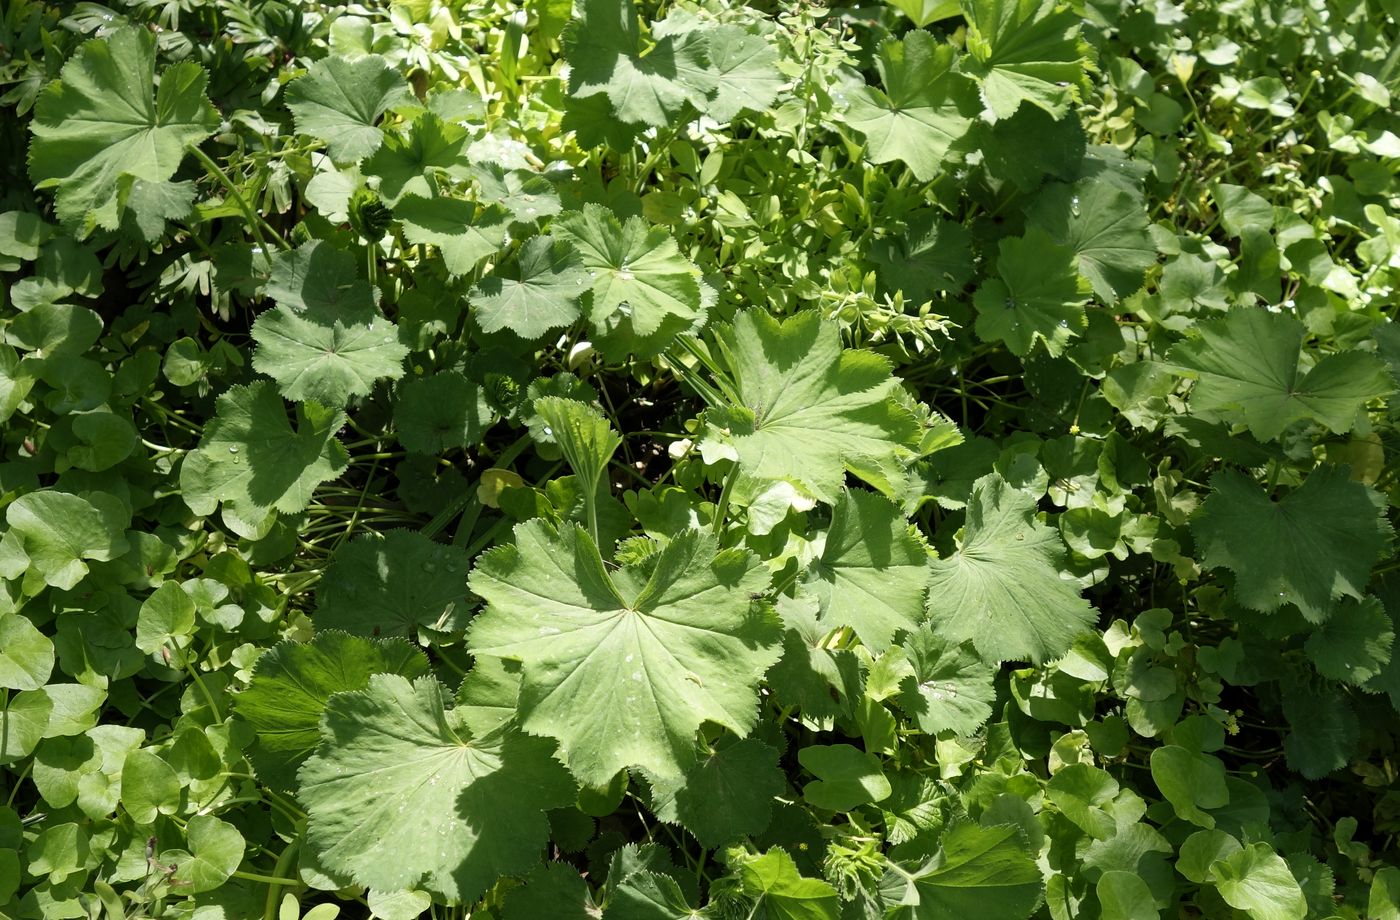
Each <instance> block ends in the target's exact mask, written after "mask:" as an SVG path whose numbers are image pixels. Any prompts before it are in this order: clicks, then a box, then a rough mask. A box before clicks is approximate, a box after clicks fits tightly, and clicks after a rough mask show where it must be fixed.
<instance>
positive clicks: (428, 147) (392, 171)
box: [364, 113, 472, 205]
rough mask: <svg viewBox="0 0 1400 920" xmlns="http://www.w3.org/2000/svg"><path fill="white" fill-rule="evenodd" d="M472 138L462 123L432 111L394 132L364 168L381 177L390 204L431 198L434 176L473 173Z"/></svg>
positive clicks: (456, 176) (461, 177) (462, 178)
mask: <svg viewBox="0 0 1400 920" xmlns="http://www.w3.org/2000/svg"><path fill="white" fill-rule="evenodd" d="M469 140H470V137H469V136H468V135H467V132H466V130H465V129H464V128H462V127H461V126H460V125H455V124H452V123H450V122H445V121H443V120H442V119H441V118H439V117H438V116H436V115H433V114H431V113H429V114H425V115H423V116H421V117H419V118H418V119H417V120H416V121H414V122H413V124H411V125H409V126H408V128H407V129H406V130H405V131H404V132H403V133H399V132H394V131H391V132H389V133H388V134H386V135H385V137H384V144H383V146H381V147H380V148H379V149H378V150H376V151H375V153H374V156H372V157H370V158H369V159H368V160H366V161H365V163H364V171H365V173H366V174H368V175H371V176H378V177H379V194H380V197H382V198H383V199H384V203H385V204H388V205H394V204H397V203H398V201H399V199H400V198H402V197H403V196H404V195H418V196H420V197H424V198H426V197H429V196H430V195H432V192H433V178H434V177H437V178H445V179H447V180H454V179H455V180H460V181H465V180H467V179H470V178H471V176H472V168H471V163H470V162H469V161H468V159H467V153H466V149H467V142H468V141H469Z"/></svg>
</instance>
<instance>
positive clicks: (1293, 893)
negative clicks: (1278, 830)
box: [1210, 843, 1308, 920]
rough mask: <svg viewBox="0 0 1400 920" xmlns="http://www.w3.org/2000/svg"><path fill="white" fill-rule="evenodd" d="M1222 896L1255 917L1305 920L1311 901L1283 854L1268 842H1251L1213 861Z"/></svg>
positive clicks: (1265, 919)
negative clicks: (1303, 919) (1290, 869)
mask: <svg viewBox="0 0 1400 920" xmlns="http://www.w3.org/2000/svg"><path fill="white" fill-rule="evenodd" d="M1210 874H1211V878H1212V879H1213V880H1214V881H1215V886H1216V888H1217V889H1218V890H1219V891H1220V896H1221V897H1222V898H1224V899H1225V903H1226V904H1229V905H1230V906H1231V907H1233V908H1235V909H1236V910H1242V911H1245V912H1246V913H1248V914H1249V916H1250V917H1252V918H1254V920H1302V918H1303V917H1305V916H1307V913H1308V904H1307V900H1306V899H1305V898H1304V897H1303V889H1302V888H1300V887H1298V881H1297V879H1295V878H1294V877H1293V873H1292V872H1290V871H1288V864H1287V863H1286V862H1284V861H1283V857H1282V856H1279V855H1278V854H1277V853H1275V852H1274V850H1273V847H1271V846H1269V845H1268V844H1267V843H1251V844H1250V845H1249V846H1247V847H1243V848H1242V849H1239V850H1236V851H1235V852H1233V853H1231V854H1229V855H1228V856H1226V857H1224V858H1223V859H1220V860H1218V861H1216V862H1215V863H1213V864H1212V865H1211V867H1210Z"/></svg>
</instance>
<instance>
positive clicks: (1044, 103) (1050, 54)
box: [959, 0, 1088, 118]
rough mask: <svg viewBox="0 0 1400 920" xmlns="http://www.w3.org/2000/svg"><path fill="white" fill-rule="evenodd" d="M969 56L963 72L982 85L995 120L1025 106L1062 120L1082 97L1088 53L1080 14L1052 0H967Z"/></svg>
mask: <svg viewBox="0 0 1400 920" xmlns="http://www.w3.org/2000/svg"><path fill="white" fill-rule="evenodd" d="M962 8H963V12H964V14H965V15H966V16H967V24H968V29H967V50H968V51H969V52H970V54H969V56H968V57H966V58H963V59H962V60H961V61H959V65H960V67H961V68H962V69H963V70H964V71H965V72H966V73H967V74H969V75H970V76H972V77H973V78H974V79H976V80H977V81H978V82H979V83H980V84H981V85H982V100H983V101H984V102H985V103H986V105H987V108H988V109H990V110H991V113H992V115H993V116H994V117H996V118H1009V117H1011V116H1012V115H1013V114H1015V112H1016V109H1017V108H1019V107H1020V105H1021V103H1022V102H1029V103H1031V104H1032V105H1038V106H1040V107H1041V108H1042V109H1044V110H1045V111H1047V112H1049V113H1050V114H1051V115H1053V116H1055V117H1056V118H1063V117H1064V116H1065V113H1066V112H1067V111H1068V109H1069V104H1070V102H1071V101H1072V100H1077V99H1078V98H1079V91H1080V84H1081V83H1082V82H1083V81H1084V64H1085V53H1086V52H1087V50H1088V49H1087V48H1086V46H1085V45H1084V43H1083V41H1081V40H1080V38H1079V22H1080V17H1079V14H1078V13H1076V12H1075V11H1074V10H1073V9H1072V8H1071V7H1070V6H1069V5H1068V4H1063V3H1057V2H1047V0H963V2H962Z"/></svg>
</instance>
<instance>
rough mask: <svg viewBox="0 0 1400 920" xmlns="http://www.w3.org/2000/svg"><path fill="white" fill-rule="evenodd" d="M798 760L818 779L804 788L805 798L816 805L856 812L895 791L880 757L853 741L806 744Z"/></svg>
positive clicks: (798, 755)
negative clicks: (807, 745)
mask: <svg viewBox="0 0 1400 920" xmlns="http://www.w3.org/2000/svg"><path fill="white" fill-rule="evenodd" d="M797 760H798V762H799V763H801V764H802V766H803V767H804V768H805V769H806V770H807V772H809V773H811V774H812V775H813V776H815V777H816V778H817V779H816V781H814V782H810V783H808V784H807V785H805V786H803V787H802V797H803V798H804V799H806V800H807V801H808V802H809V803H811V804H812V805H813V806H814V807H816V808H822V809H826V810H827V811H854V810H855V809H857V808H859V807H860V806H862V805H868V804H870V803H871V802H879V801H883V800H884V799H887V798H889V797H890V793H891V792H892V791H893V789H892V788H891V786H890V781H889V779H888V778H887V777H886V776H885V771H884V767H883V765H882V764H881V763H880V759H879V758H878V757H876V756H875V755H874V754H868V753H866V752H865V751H862V750H860V749H859V748H856V747H852V746H851V745H849V744H830V745H812V746H810V747H805V748H803V749H802V750H800V751H798V752H797Z"/></svg>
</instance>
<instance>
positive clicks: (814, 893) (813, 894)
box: [736, 847, 841, 920]
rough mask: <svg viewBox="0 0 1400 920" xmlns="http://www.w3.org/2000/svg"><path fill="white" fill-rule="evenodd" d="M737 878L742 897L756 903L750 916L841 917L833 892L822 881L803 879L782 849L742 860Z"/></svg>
mask: <svg viewBox="0 0 1400 920" xmlns="http://www.w3.org/2000/svg"><path fill="white" fill-rule="evenodd" d="M736 874H737V875H738V877H739V882H740V884H741V885H742V886H743V891H744V894H746V895H748V896H749V897H751V898H754V899H755V901H756V903H755V905H754V911H753V912H752V913H751V914H750V916H753V917H755V918H757V917H765V918H768V920H836V918H837V917H838V916H840V904H841V902H840V899H839V897H838V895H837V893H836V889H835V888H833V887H831V885H829V884H827V883H826V882H824V881H822V880H821V879H815V878H804V877H803V876H802V873H801V872H799V871H798V869H797V863H795V862H793V860H792V857H791V856H789V855H788V854H787V851H786V850H783V849H782V848H781V847H774V848H773V849H771V850H769V851H768V852H767V853H764V854H763V855H762V856H757V857H747V858H745V859H744V860H743V862H741V863H740V865H739V866H738V869H737V872H736Z"/></svg>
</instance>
